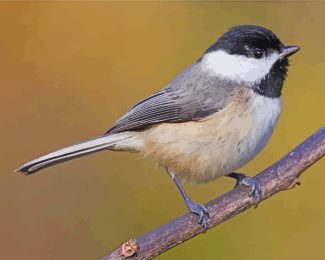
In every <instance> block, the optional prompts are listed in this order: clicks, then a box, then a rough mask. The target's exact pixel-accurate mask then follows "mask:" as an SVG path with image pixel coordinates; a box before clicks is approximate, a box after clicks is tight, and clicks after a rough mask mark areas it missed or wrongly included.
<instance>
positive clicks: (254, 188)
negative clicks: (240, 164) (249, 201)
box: [235, 173, 262, 208]
mask: <svg viewBox="0 0 325 260" xmlns="http://www.w3.org/2000/svg"><path fill="white" fill-rule="evenodd" d="M236 179H237V182H236V185H235V187H237V186H238V185H244V186H246V187H249V188H250V189H251V192H250V193H249V195H250V196H253V197H254V199H255V208H257V206H258V204H259V203H260V201H261V196H262V191H261V187H260V185H259V184H258V182H257V180H255V179H254V178H252V177H249V176H246V175H245V174H242V173H238V174H237V178H236Z"/></svg>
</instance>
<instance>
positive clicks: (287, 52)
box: [280, 46, 300, 58]
mask: <svg viewBox="0 0 325 260" xmlns="http://www.w3.org/2000/svg"><path fill="white" fill-rule="evenodd" d="M299 50H300V47H299V46H284V47H283V48H282V52H281V54H280V57H281V58H285V57H289V56H291V55H292V54H294V53H296V52H297V51H299Z"/></svg>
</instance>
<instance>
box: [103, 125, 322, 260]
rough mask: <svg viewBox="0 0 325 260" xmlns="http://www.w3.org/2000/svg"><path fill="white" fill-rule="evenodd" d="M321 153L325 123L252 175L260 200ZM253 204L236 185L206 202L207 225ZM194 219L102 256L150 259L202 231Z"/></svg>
mask: <svg viewBox="0 0 325 260" xmlns="http://www.w3.org/2000/svg"><path fill="white" fill-rule="evenodd" d="M324 154H325V126H324V127H322V128H321V129H320V130H318V131H317V132H316V133H315V134H313V135H312V136H310V137H309V138H308V139H307V140H305V141H304V142H303V143H302V144H300V145H299V146H297V147H296V148H295V149H294V150H292V151H291V152H290V153H288V154H287V155H286V156H284V157H283V158H282V159H281V160H279V161H277V162H276V163H274V164H273V165H272V166H270V167H269V168H267V169H266V170H264V171H262V172H261V173H259V174H258V175H256V176H255V178H256V180H257V181H258V182H259V184H260V186H261V189H262V200H265V199H267V198H268V197H270V196H272V195H274V194H276V193H278V192H279V191H283V190H287V189H290V188H293V187H294V186H295V185H296V184H300V183H299V181H298V178H299V176H300V174H301V173H302V172H303V171H304V170H306V169H307V168H308V167H309V166H311V165H312V164H313V163H315V162H316V161H317V160H319V159H320V158H322V157H323V156H324ZM253 205H254V199H253V198H252V197H250V196H249V189H248V188H245V187H243V186H238V187H237V188H235V189H233V190H231V191H229V192H227V193H226V194H224V195H222V196H220V197H219V198H216V199H214V200H212V201H210V202H209V203H207V204H206V207H207V209H208V211H209V213H210V218H211V219H210V221H209V223H208V224H209V228H212V227H214V226H217V225H219V224H220V223H222V222H224V221H226V220H228V219H230V218H232V217H234V216H236V215H238V214H240V213H241V212H243V211H245V210H247V209H248V208H250V207H251V206H253ZM197 222H198V218H197V216H195V215H193V214H190V213H188V214H186V215H183V216H181V217H178V218H176V219H174V220H172V221H171V222H169V223H167V224H165V225H163V226H161V227H158V228H157V229H155V230H153V231H150V232H149V233H147V234H145V235H143V236H141V237H139V238H137V239H136V240H133V241H128V242H126V243H124V244H123V245H122V246H121V247H119V248H117V249H115V250H114V251H112V252H111V253H109V254H108V255H106V256H105V257H103V258H102V260H109V259H125V258H126V256H130V255H132V256H131V258H135V257H136V259H151V258H153V257H154V256H157V255H159V254H161V253H163V252H165V251H167V250H169V249H171V248H173V247H174V246H177V245H178V244H180V243H183V242H185V241H186V240H188V239H191V238H192V237H194V236H196V235H198V234H200V233H202V232H203V228H202V227H201V226H200V225H198V223H197Z"/></svg>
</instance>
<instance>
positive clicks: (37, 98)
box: [0, 2, 325, 260]
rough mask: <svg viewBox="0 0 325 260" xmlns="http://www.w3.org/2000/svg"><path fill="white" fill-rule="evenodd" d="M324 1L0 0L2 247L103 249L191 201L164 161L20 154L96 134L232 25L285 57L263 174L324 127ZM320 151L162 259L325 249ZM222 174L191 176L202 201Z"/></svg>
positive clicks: (1, 254)
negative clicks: (246, 28)
mask: <svg viewBox="0 0 325 260" xmlns="http://www.w3.org/2000/svg"><path fill="white" fill-rule="evenodd" d="M324 10H325V4H324V3H297V2H295V3H277V2H268V3H208V2H205V3H195V2H192V3H162V2H160V3H145V2H137V3H134V2H124V3H114V2H111V3H108V2H106V3H104V2H88V3H87V2H63V3H62V2H61V3H0V88H1V95H0V106H1V107H0V118H1V128H0V129H1V145H0V163H1V172H0V177H1V181H0V183H1V184H0V185H1V187H0V214H1V215H0V249H1V251H0V258H1V259H98V258H99V257H100V256H102V255H104V254H105V253H106V252H108V251H109V250H111V249H113V248H114V247H116V246H117V245H119V244H120V243H121V242H123V241H125V240H127V239H129V238H131V237H134V236H137V235H140V234H143V233H145V232H147V231H149V230H150V229H152V228H154V227H156V226H158V225H161V224H163V223H166V222H167V221H168V220H170V219H172V218H174V217H176V216H178V215H180V214H183V213H184V212H186V209H185V206H184V205H183V201H182V199H181V196H180V194H179V193H178V191H177V189H176V187H175V186H174V184H173V183H172V181H171V180H170V179H169V178H168V176H167V175H166V174H165V173H164V171H163V170H162V169H157V168H155V167H154V166H153V164H152V163H151V162H148V161H146V160H143V159H141V158H140V159H137V158H138V157H137V156H136V155H133V154H126V153H113V152H103V153H100V154H96V155H93V156H88V157H85V158H82V159H79V160H75V161H72V162H69V163H66V164H62V165H58V166H56V167H53V168H50V169H48V170H45V171H43V172H41V173H40V174H35V175H32V176H29V177H24V176H19V175H16V174H13V173H12V171H13V170H14V169H15V168H17V167H18V166H19V165H20V164H21V163H23V162H26V161H28V160H30V159H33V158H35V157H37V156H39V155H43V154H44V153H47V152H50V151H52V150H54V149H57V148H61V147H62V146H65V145H69V144H72V143H75V142H78V141H81V140H83V139H87V138H90V137H92V136H96V135H98V134H101V133H103V132H104V131H105V130H106V129H107V128H109V127H110V126H111V125H112V123H113V122H114V121H115V120H116V119H118V117H119V116H121V115H122V114H123V113H124V112H125V111H126V110H127V109H128V108H129V107H130V106H131V105H133V104H134V103H135V102H137V101H138V100H140V99H141V98H143V97H145V96H147V95H149V94H151V93H153V92H154V91H156V90H158V89H160V88H162V87H163V86H164V85H166V84H167V83H168V82H169V81H170V80H172V79H173V77H174V76H175V75H177V74H178V73H179V72H180V71H181V70H182V69H184V68H185V67H186V66H187V65H189V64H191V63H192V62H194V61H195V60H196V59H197V58H199V57H200V55H201V54H202V53H203V52H204V51H205V49H206V48H207V47H208V46H209V45H210V44H211V43H212V42H213V41H214V40H215V39H216V38H217V37H218V36H219V35H220V34H221V33H222V32H224V31H225V30H226V29H227V28H229V27H230V26H232V25H237V24H259V25H263V26H266V27H269V28H271V29H272V30H273V31H274V32H276V33H277V34H278V36H279V37H280V38H281V39H282V41H284V42H285V43H287V44H296V45H300V46H301V47H302V49H301V51H300V52H299V53H298V54H296V55H295V56H294V57H293V58H292V66H291V67H290V71H289V78H288V80H287V81H286V84H285V89H284V93H283V113H282V115H281V118H280V121H279V124H278V127H277V128H276V131H275V133H274V135H273V138H272V140H271V141H270V143H269V144H268V146H267V148H266V149H265V150H264V151H263V152H262V154H261V155H260V156H259V157H257V158H256V159H255V160H254V161H253V162H252V163H250V164H249V165H247V166H246V167H245V168H243V169H242V171H243V172H246V173H248V174H250V175H253V174H255V173H257V172H258V171H260V170H262V169H263V168H265V167H266V166H268V165H270V164H271V163H272V162H274V161H276V160H277V159H279V158H280V157H281V156H282V155H284V154H285V153H286V152H288V151H289V150H290V149H292V148H293V147H294V146H295V145H296V144H298V143H299V142H301V141H302V140H303V139H304V138H306V137H307V136H308V135H310V134H311V133H313V132H314V131H315V130H316V129H318V128H319V127H321V126H322V125H324V118H325V117H324V101H325V87H324V75H325V51H324V48H325V34H324V27H325V16H324ZM324 171H325V161H324V160H322V161H320V162H318V163H317V164H316V165H315V166H313V167H312V168H310V169H309V170H308V171H307V172H306V173H305V174H304V175H303V177H302V183H303V185H302V186H300V187H299V188H297V189H294V190H292V191H289V192H285V193H281V194H279V195H277V196H276V197H273V198H271V199H269V200H268V201H266V202H264V203H262V204H261V205H260V207H259V208H258V209H257V210H249V211H248V212H246V213H244V214H242V215H240V216H238V217H236V218H235V219H233V220H231V221H228V222H227V223H225V224H223V225H221V226H220V227H218V228H216V229H214V230H211V231H209V232H208V233H207V234H205V235H202V236H199V237H197V238H195V239H193V240H191V241H189V242H187V243H185V244H183V245H181V246H179V247H177V248H176V249H173V250H171V251H170V252H168V253H166V254H164V255H162V256H161V257H160V259H198V258H200V259H250V260H253V259H306V258H308V259H322V258H324V254H325V253H324V239H325V235H324V231H325V203H324V202H325V196H324V186H325V172H324ZM233 184H234V183H233V181H231V180H228V179H226V178H223V179H220V180H218V181H216V182H212V183H210V184H207V185H196V186H192V185H185V187H186V189H187V190H188V192H189V193H190V194H191V196H192V197H193V199H195V200H196V201H199V202H206V201H208V200H210V199H211V198H213V197H215V196H217V195H219V194H222V193H224V192H225V191H227V190H229V189H230V188H231V187H232V186H233Z"/></svg>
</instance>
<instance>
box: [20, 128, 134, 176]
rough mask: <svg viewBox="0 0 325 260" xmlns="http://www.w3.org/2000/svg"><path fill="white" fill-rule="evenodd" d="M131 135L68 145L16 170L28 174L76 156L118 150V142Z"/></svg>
mask: <svg viewBox="0 0 325 260" xmlns="http://www.w3.org/2000/svg"><path fill="white" fill-rule="evenodd" d="M130 137H132V135H131V134H128V133H117V134H112V135H103V136H99V137H95V138H93V139H90V140H87V141H84V142H81V143H78V144H75V145H71V146H68V147H66V148H63V149H60V150H57V151H55V152H52V153H49V154H47V155H44V156H42V157H39V158H37V159H35V160H33V161H30V162H28V163H25V164H24V165H22V166H21V167H19V168H18V169H17V170H16V172H21V173H24V174H26V175H28V174H31V173H34V172H37V171H39V170H41V169H44V168H47V167H49V166H52V165H55V164H58V163H61V162H64V161H68V160H72V159H74V158H77V157H80V156H84V155H87V154H91V153H95V152H99V151H102V150H106V149H111V150H114V148H117V150H118V147H117V146H118V144H119V143H120V142H121V141H124V140H126V139H129V138H130Z"/></svg>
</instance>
